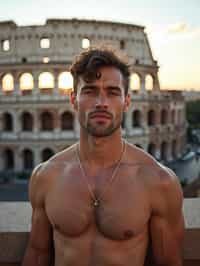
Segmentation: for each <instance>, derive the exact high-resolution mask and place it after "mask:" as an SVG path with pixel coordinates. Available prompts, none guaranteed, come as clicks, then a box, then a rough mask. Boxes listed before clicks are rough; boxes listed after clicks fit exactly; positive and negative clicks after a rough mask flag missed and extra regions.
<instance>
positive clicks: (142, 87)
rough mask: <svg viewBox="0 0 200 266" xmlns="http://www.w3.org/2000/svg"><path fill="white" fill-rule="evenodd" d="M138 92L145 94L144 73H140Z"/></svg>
mask: <svg viewBox="0 0 200 266" xmlns="http://www.w3.org/2000/svg"><path fill="white" fill-rule="evenodd" d="M140 84H141V85H140V93H142V94H145V93H146V89H145V75H141V78H140Z"/></svg>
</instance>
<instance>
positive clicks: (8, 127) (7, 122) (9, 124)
mask: <svg viewBox="0 0 200 266" xmlns="http://www.w3.org/2000/svg"><path fill="white" fill-rule="evenodd" d="M3 130H4V131H9V132H11V131H13V117H12V115H11V114H10V113H7V112H6V113H3Z"/></svg>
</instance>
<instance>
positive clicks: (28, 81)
mask: <svg viewBox="0 0 200 266" xmlns="http://www.w3.org/2000/svg"><path fill="white" fill-rule="evenodd" d="M19 87H20V90H21V91H22V94H30V93H31V92H32V90H33V87H34V82H33V76H32V74H30V73H23V74H22V75H21V77H20V79H19Z"/></svg>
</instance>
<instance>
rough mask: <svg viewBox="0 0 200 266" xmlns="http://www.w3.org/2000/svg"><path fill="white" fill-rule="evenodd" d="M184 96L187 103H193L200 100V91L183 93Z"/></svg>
mask: <svg viewBox="0 0 200 266" xmlns="http://www.w3.org/2000/svg"><path fill="white" fill-rule="evenodd" d="M182 94H183V96H184V98H185V101H186V102H192V101H197V100H200V90H199V91H193V90H191V91H182Z"/></svg>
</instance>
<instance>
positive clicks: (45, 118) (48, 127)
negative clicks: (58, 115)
mask: <svg viewBox="0 0 200 266" xmlns="http://www.w3.org/2000/svg"><path fill="white" fill-rule="evenodd" d="M40 120H41V130H42V131H52V130H53V129H54V125H53V115H52V114H51V113H50V112H43V113H42V114H41V116H40Z"/></svg>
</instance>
